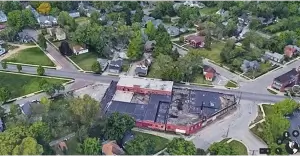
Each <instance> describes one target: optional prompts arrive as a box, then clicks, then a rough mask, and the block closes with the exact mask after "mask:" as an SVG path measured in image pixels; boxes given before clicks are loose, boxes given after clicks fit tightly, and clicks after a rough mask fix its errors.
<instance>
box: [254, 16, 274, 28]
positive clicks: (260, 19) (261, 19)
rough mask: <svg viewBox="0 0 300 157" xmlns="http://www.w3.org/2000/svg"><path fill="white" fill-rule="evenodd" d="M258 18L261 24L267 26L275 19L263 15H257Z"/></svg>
mask: <svg viewBox="0 0 300 157" xmlns="http://www.w3.org/2000/svg"><path fill="white" fill-rule="evenodd" d="M258 20H259V21H260V23H261V24H262V25H265V26H268V25H271V24H273V23H274V22H276V21H277V18H275V17H271V18H264V17H258Z"/></svg>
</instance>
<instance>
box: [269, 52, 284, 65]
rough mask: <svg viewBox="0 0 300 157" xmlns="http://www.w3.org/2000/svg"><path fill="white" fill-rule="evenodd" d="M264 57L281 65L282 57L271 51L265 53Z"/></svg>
mask: <svg viewBox="0 0 300 157" xmlns="http://www.w3.org/2000/svg"><path fill="white" fill-rule="evenodd" d="M265 57H266V58H268V59H269V60H272V61H275V62H277V63H282V62H283V60H284V55H282V54H279V53H277V52H274V53H272V52H271V51H266V52H265Z"/></svg>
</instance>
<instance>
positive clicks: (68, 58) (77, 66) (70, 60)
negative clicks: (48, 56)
mask: <svg viewBox="0 0 300 157" xmlns="http://www.w3.org/2000/svg"><path fill="white" fill-rule="evenodd" d="M65 57H66V58H67V60H68V61H69V62H71V63H72V64H73V65H74V66H75V67H76V68H77V69H78V70H79V71H81V72H84V70H83V69H82V68H80V66H79V65H77V64H76V63H75V62H74V61H72V59H71V58H70V57H68V56H65Z"/></svg>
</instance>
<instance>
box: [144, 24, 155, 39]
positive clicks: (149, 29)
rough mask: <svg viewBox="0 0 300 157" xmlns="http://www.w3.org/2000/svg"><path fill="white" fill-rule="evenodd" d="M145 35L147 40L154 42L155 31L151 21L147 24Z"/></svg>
mask: <svg viewBox="0 0 300 157" xmlns="http://www.w3.org/2000/svg"><path fill="white" fill-rule="evenodd" d="M145 34H146V35H147V36H148V39H149V40H154V39H155V36H156V29H155V27H154V25H153V23H152V22H151V21H149V22H148V23H147V27H146V29H145Z"/></svg>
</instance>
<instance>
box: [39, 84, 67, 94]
mask: <svg viewBox="0 0 300 157" xmlns="http://www.w3.org/2000/svg"><path fill="white" fill-rule="evenodd" d="M40 88H41V89H42V90H43V91H45V92H46V93H47V94H48V95H49V96H54V95H55V94H56V93H58V92H60V91H62V90H64V89H65V87H64V86H63V85H62V84H60V83H49V82H46V83H44V84H42V85H41V87H40Z"/></svg>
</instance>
